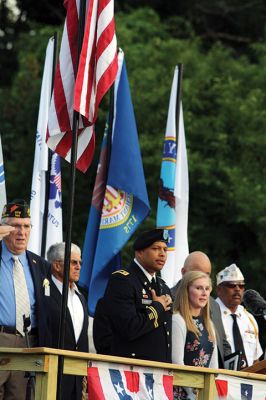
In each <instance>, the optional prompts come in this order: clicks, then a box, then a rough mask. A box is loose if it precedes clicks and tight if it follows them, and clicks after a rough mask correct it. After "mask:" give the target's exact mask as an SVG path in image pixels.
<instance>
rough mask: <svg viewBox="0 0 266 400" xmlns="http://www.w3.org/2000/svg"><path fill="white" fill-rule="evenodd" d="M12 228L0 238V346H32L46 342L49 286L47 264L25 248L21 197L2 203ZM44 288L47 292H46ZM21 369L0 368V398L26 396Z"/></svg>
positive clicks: (27, 223)
mask: <svg viewBox="0 0 266 400" xmlns="http://www.w3.org/2000/svg"><path fill="white" fill-rule="evenodd" d="M6 225H9V226H12V227H13V230H12V231H10V232H9V234H8V235H7V236H5V237H4V238H3V240H2V241H1V242H0V258H1V264H0V347H22V348H23V347H27V343H26V338H25V330H26V329H27V332H28V337H29V342H30V346H31V347H35V346H42V345H44V343H47V341H46V337H45V333H46V329H45V328H46V317H45V307H44V299H45V297H44V296H45V295H48V294H49V293H48V292H49V290H48V288H47V286H48V285H49V273H50V272H49V270H50V268H49V264H48V263H47V262H46V261H45V260H44V259H43V258H41V257H39V256H37V255H36V254H34V253H32V252H30V251H28V250H27V245H28V241H29V237H30V231H31V219H30V209H29V206H28V204H27V203H26V202H25V201H24V200H14V201H12V202H10V203H8V204H6V205H5V207H4V209H3V213H2V218H1V226H6ZM45 292H46V293H45ZM24 375H25V374H24V372H12V373H11V372H0V399H5V400H9V399H16V400H25V395H26V384H27V379H25V377H24Z"/></svg>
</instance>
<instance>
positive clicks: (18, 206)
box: [2, 199, 30, 218]
mask: <svg viewBox="0 0 266 400" xmlns="http://www.w3.org/2000/svg"><path fill="white" fill-rule="evenodd" d="M2 218H30V207H29V205H28V203H27V202H26V201H25V200H22V199H16V200H12V201H11V202H10V203H7V204H6V205H5V206H4V208H3V212H2Z"/></svg>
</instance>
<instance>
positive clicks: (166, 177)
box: [156, 67, 189, 287]
mask: <svg viewBox="0 0 266 400" xmlns="http://www.w3.org/2000/svg"><path fill="white" fill-rule="evenodd" d="M178 79H179V74H178V67H176V68H175V73H174V78H173V82H172V89H171V96H170V103H169V109H168V118H167V125H166V132H165V139H164V148H163V158H162V166H161V176H160V183H159V196H158V209H157V221H156V225H157V227H158V228H159V227H160V228H165V229H168V231H169V237H170V241H169V246H168V257H167V261H166V264H165V266H164V268H163V270H162V278H163V279H164V280H165V281H166V283H167V285H168V286H169V287H173V286H174V285H175V284H176V283H177V281H178V280H179V279H180V277H181V268H182V266H183V263H184V260H185V258H186V257H187V255H188V238H187V225H188V197H189V183H188V163H187V151H186V139H185V130H184V121H183V110H182V103H181V104H180V115H179V129H178V132H176V102H177V83H178Z"/></svg>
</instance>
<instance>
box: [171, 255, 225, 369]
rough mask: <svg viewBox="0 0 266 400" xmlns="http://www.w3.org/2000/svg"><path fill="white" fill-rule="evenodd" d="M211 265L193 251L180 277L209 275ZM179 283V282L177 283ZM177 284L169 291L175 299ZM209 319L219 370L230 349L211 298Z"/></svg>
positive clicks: (207, 259) (219, 313) (216, 306)
mask: <svg viewBox="0 0 266 400" xmlns="http://www.w3.org/2000/svg"><path fill="white" fill-rule="evenodd" d="M211 270H212V265H211V262H210V259H209V257H208V256H207V254H205V253H203V252H202V251H193V252H192V253H190V254H189V255H188V256H187V258H186V259H185V262H184V266H183V268H182V269H181V273H182V276H184V275H185V273H186V272H189V271H201V272H204V273H205V274H207V275H211ZM179 282H180V281H179ZM179 282H177V284H176V285H175V286H174V287H173V288H172V289H171V293H172V297H175V293H176V289H177V287H178V285H179ZM210 312H211V319H212V321H213V324H214V326H215V332H216V340H217V347H218V358H219V368H224V358H225V356H228V355H229V354H230V353H231V347H230V345H229V343H228V342H227V340H226V335H225V331H224V327H223V322H222V318H221V311H220V309H219V306H218V305H217V303H216V301H215V300H214V298H213V297H211V296H210Z"/></svg>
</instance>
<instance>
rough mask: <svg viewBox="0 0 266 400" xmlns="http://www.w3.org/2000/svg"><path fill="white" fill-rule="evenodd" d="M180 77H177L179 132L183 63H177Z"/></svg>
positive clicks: (177, 120)
mask: <svg viewBox="0 0 266 400" xmlns="http://www.w3.org/2000/svg"><path fill="white" fill-rule="evenodd" d="M177 67H178V79H177V93H176V132H177V134H178V132H179V119H180V104H181V88H182V80H183V64H177Z"/></svg>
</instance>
